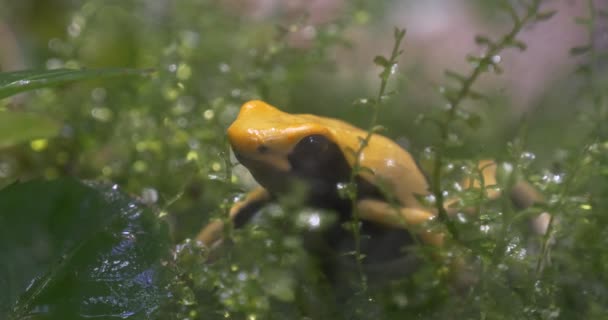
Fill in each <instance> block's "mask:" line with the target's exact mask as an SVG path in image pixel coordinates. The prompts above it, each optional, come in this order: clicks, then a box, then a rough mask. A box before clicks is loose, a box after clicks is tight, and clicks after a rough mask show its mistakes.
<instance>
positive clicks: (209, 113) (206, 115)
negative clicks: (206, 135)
mask: <svg viewBox="0 0 608 320" xmlns="http://www.w3.org/2000/svg"><path fill="white" fill-rule="evenodd" d="M214 116H215V112H214V111H213V110H212V109H207V110H205V112H203V117H204V118H205V120H211V119H213V117H214Z"/></svg>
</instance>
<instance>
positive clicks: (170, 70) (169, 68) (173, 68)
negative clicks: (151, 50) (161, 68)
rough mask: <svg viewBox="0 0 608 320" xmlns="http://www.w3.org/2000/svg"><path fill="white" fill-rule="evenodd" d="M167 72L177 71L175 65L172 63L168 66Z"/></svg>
mask: <svg viewBox="0 0 608 320" xmlns="http://www.w3.org/2000/svg"><path fill="white" fill-rule="evenodd" d="M167 70H169V72H175V71H177V64H175V63H172V64H170V65H168V66H167Z"/></svg>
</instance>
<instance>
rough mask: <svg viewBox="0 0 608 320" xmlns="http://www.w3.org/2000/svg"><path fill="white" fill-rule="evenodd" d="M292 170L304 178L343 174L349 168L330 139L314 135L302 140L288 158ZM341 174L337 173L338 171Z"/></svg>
mask: <svg viewBox="0 0 608 320" xmlns="http://www.w3.org/2000/svg"><path fill="white" fill-rule="evenodd" d="M288 160H289V163H290V164H291V167H292V170H293V171H294V172H295V173H297V174H299V175H302V176H307V177H313V176H328V175H332V176H333V175H336V174H343V171H344V170H345V168H347V166H346V165H345V163H346V161H345V160H344V156H343V155H342V152H341V151H340V148H339V147H338V146H337V145H336V144H335V143H334V142H333V141H331V140H329V138H327V137H326V136H323V135H320V134H313V135H310V136H306V137H304V138H302V139H301V140H300V141H299V142H298V144H296V146H295V147H294V148H293V150H292V152H291V153H290V154H289V156H288ZM338 167H339V168H340V170H338V171H339V172H336V170H337V169H338Z"/></svg>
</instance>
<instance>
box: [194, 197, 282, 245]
mask: <svg viewBox="0 0 608 320" xmlns="http://www.w3.org/2000/svg"><path fill="white" fill-rule="evenodd" d="M271 199H272V196H271V195H270V193H268V191H267V190H266V189H264V188H262V187H258V188H256V189H254V190H253V191H251V192H249V194H247V196H246V197H245V199H243V200H242V201H239V202H237V203H236V204H234V206H232V208H230V213H229V216H228V219H230V221H232V223H233V224H234V227H235V228H240V227H242V226H243V225H244V224H246V223H247V222H249V220H251V218H252V217H253V216H254V215H255V213H256V212H258V210H260V208H261V207H262V206H264V205H265V204H267V203H268V202H269V201H270V200H271ZM224 226H225V219H217V220H213V221H211V222H210V223H209V224H207V225H206V226H205V227H204V228H203V229H202V230H201V231H200V232H199V233H198V235H197V236H196V240H198V241H200V242H202V243H203V244H204V245H205V246H208V247H212V246H215V245H216V244H218V243H220V242H221V240H222V238H223V231H224Z"/></svg>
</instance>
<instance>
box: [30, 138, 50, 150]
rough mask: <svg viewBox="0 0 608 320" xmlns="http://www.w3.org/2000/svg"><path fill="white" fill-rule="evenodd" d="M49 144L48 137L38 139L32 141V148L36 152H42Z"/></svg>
mask: <svg viewBox="0 0 608 320" xmlns="http://www.w3.org/2000/svg"><path fill="white" fill-rule="evenodd" d="M48 145H49V141H48V140H47V139H36V140H32V141H31V142H30V148H32V150H34V151H36V152H40V151H43V150H45V149H46V148H47V147H48Z"/></svg>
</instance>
